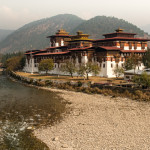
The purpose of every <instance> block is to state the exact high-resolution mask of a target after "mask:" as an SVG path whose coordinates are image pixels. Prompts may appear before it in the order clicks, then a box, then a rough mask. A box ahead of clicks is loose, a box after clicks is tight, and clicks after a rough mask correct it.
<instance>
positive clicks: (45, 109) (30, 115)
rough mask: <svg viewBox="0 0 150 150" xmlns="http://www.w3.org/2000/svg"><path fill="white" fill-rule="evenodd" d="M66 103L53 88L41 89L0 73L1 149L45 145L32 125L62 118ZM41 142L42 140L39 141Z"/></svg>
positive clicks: (29, 147) (50, 122)
mask: <svg viewBox="0 0 150 150" xmlns="http://www.w3.org/2000/svg"><path fill="white" fill-rule="evenodd" d="M64 111H65V103H63V102H62V99H61V98H60V97H59V96H57V94H56V93H54V92H48V91H44V90H38V89H35V88H31V87H26V86H24V85H21V84H18V83H15V82H12V81H10V80H8V79H7V78H6V77H5V76H2V75H1V76H0V126H1V130H0V132H1V136H0V149H2V148H3V149H9V148H10V147H11V149H12V150H13V149H15V150H16V149H23V150H24V149H27V150H28V149H32V150H34V149H37V146H38V149H39V150H40V146H41V150H42V149H43V147H44V145H42V143H41V142H39V141H38V140H37V139H35V138H34V137H32V139H29V138H31V130H28V129H32V128H37V127H39V126H42V125H48V124H52V123H54V121H59V120H60V119H61V114H62V113H64ZM39 143H40V144H39ZM45 148H46V146H45Z"/></svg>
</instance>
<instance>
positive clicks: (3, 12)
mask: <svg viewBox="0 0 150 150" xmlns="http://www.w3.org/2000/svg"><path fill="white" fill-rule="evenodd" d="M0 16H1V17H5V18H9V19H17V14H16V13H15V11H13V10H12V9H11V8H9V7H7V6H2V7H0Z"/></svg>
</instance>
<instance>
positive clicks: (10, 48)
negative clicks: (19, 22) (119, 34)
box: [0, 14, 148, 53]
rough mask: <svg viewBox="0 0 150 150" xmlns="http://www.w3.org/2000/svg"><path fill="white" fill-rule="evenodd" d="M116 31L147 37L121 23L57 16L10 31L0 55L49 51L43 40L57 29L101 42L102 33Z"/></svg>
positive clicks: (141, 32) (119, 20)
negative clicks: (46, 49)
mask: <svg viewBox="0 0 150 150" xmlns="http://www.w3.org/2000/svg"><path fill="white" fill-rule="evenodd" d="M118 27H121V28H124V29H125V31H126V32H135V33H137V34H139V36H141V37H148V34H147V33H145V32H144V31H143V30H141V29H140V28H138V27H137V26H136V25H133V24H131V23H129V22H127V21H125V20H123V19H118V18H115V17H106V16H96V17H93V18H91V19H89V20H83V19H82V18H80V17H78V16H75V15H72V14H60V15H56V16H53V17H50V18H44V19H41V20H37V21H33V22H31V23H29V24H26V25H24V26H23V27H21V28H19V29H18V30H16V31H14V32H13V33H12V34H10V35H9V36H8V37H7V38H6V39H4V40H3V41H1V42H0V53H11V52H18V51H26V50H29V49H31V48H32V49H44V48H46V47H49V39H46V37H47V36H50V35H53V34H55V32H57V30H58V29H60V28H63V29H65V30H66V31H67V32H70V34H76V32H77V31H78V30H81V31H83V32H84V33H87V34H90V38H93V39H98V38H102V35H103V34H105V33H110V32H114V30H115V29H117V28H118Z"/></svg>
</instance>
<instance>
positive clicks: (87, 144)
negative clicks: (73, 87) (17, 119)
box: [35, 89, 150, 150]
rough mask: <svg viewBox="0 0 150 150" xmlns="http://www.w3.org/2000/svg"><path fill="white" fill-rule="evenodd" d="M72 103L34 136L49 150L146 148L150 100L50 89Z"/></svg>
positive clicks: (149, 140)
mask: <svg viewBox="0 0 150 150" xmlns="http://www.w3.org/2000/svg"><path fill="white" fill-rule="evenodd" d="M53 91H59V92H61V93H60V95H61V96H62V97H63V98H64V99H65V100H67V101H69V102H71V103H72V104H71V105H69V107H70V108H72V112H71V114H68V115H67V116H66V117H64V120H63V121H62V122H61V123H58V124H55V125H54V126H52V127H48V128H44V129H39V130H36V131H35V135H36V136H37V137H38V138H39V139H41V140H42V141H43V142H45V143H46V144H47V145H48V146H49V147H50V150H112V149H113V150H128V149H131V150H148V149H150V103H148V102H147V103H146V102H137V101H133V100H129V99H127V98H110V97H106V96H101V95H88V94H84V93H77V92H70V91H64V90H57V89H53Z"/></svg>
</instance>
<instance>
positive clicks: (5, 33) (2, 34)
mask: <svg viewBox="0 0 150 150" xmlns="http://www.w3.org/2000/svg"><path fill="white" fill-rule="evenodd" d="M12 32H14V30H7V29H0V41H2V40H4V39H5V38H6V37H7V36H8V35H10V34H11V33H12Z"/></svg>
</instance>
